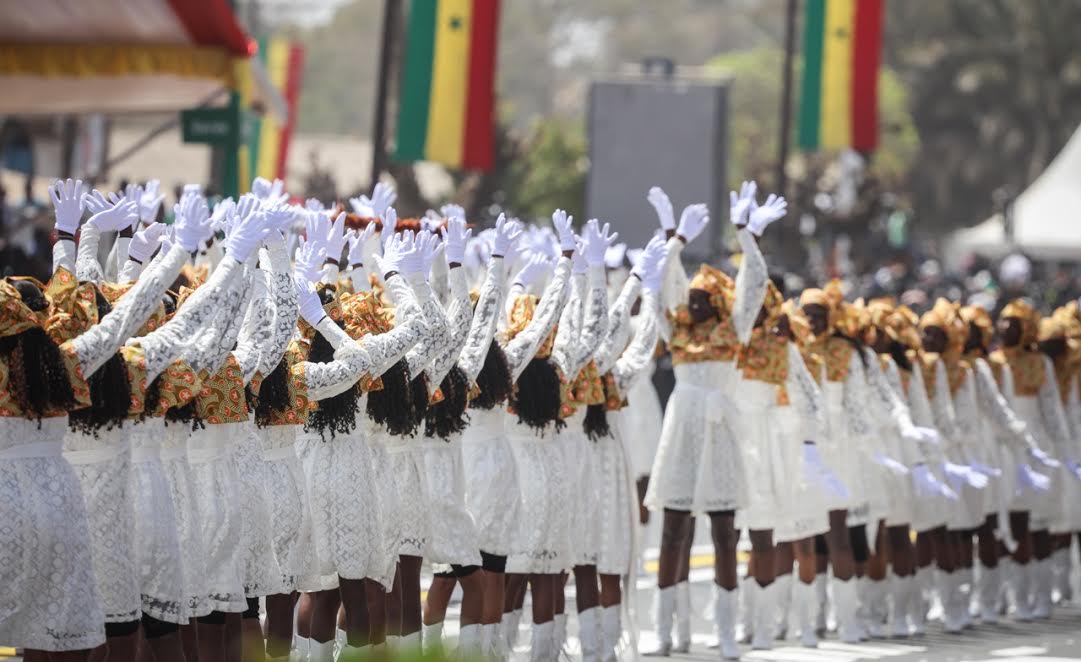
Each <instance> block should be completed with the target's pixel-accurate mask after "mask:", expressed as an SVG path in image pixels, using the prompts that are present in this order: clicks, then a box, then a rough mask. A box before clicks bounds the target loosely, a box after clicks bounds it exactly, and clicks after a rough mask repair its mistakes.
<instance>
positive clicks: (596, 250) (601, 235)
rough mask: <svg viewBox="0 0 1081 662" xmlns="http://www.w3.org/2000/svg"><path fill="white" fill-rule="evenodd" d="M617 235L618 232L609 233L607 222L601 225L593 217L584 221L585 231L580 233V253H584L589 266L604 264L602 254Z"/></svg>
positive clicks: (601, 265)
mask: <svg viewBox="0 0 1081 662" xmlns="http://www.w3.org/2000/svg"><path fill="white" fill-rule="evenodd" d="M617 237H619V233H618V232H614V233H611V234H609V226H608V223H605V224H604V226H603V227H602V226H601V224H600V222H599V221H598V220H597V219H595V218H593V219H590V220H589V222H588V223H586V228H585V231H584V232H583V233H582V243H583V245H582V253H584V254H585V255H584V257H585V258H586V262H587V263H588V264H589V266H591V267H603V266H604V254H605V253H606V252H608V247H609V246H611V245H612V243H613V242H614V241H615V240H616V238H617Z"/></svg>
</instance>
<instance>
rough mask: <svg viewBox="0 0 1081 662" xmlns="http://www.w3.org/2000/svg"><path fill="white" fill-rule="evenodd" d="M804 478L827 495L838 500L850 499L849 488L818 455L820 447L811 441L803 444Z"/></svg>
mask: <svg viewBox="0 0 1081 662" xmlns="http://www.w3.org/2000/svg"><path fill="white" fill-rule="evenodd" d="M802 468H803V476H804V479H805V480H806V481H807V482H808V483H811V484H813V485H818V486H820V487H821V488H822V489H823V491H825V492H826V494H827V495H829V496H833V497H836V498H838V499H845V498H847V497H848V495H849V492H848V488H847V487H846V486H845V484H844V483H842V482H841V479H840V478H838V477H837V474H835V473H833V470H832V469H830V468H829V467H828V466H826V463H825V462H824V461H823V460H822V456H821V455H820V454H819V453H818V447H817V446H816V445H815V444H814V443H813V442H809V441H805V442H804V443H803V464H802Z"/></svg>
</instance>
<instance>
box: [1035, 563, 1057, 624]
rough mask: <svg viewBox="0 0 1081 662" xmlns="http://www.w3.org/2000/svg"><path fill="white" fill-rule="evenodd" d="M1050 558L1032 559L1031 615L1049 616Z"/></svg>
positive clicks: (1041, 617) (1042, 617) (1051, 569)
mask: <svg viewBox="0 0 1081 662" xmlns="http://www.w3.org/2000/svg"><path fill="white" fill-rule="evenodd" d="M1052 558H1053V557H1048V558H1046V559H1043V560H1035V559H1034V560H1033V562H1032V564H1031V565H1032V567H1033V582H1032V617H1033V618H1039V619H1044V618H1051V584H1052V580H1053V577H1052V572H1053V568H1052Z"/></svg>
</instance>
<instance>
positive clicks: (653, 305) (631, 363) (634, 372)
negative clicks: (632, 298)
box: [597, 279, 660, 393]
mask: <svg viewBox="0 0 1081 662" xmlns="http://www.w3.org/2000/svg"><path fill="white" fill-rule="evenodd" d="M635 280H637V279H635ZM659 309H660V304H659V303H658V301H657V293H656V291H645V292H643V293H642V305H641V307H640V310H641V312H640V313H639V315H640V317H639V323H638V328H637V329H636V331H635V333H634V339H633V340H632V341H631V344H630V345H629V346H628V347H627V349H626V350H624V351H623V353H622V354H620V356H619V358H618V359H616V362H615V364H613V365H612V366H611V368H610V370H611V372H612V376H613V377H615V380H616V388H618V389H619V392H620V393H627V392H628V391H629V390H630V389H631V385H633V384H634V382H635V381H636V380H637V378H638V376H639V375H641V374H643V373H644V372H645V370H646V368H647V367H649V362H650V360H651V359H652V358H653V350H654V349H656V347H657V333H658V330H657V318H658V316H659V315H658V313H659ZM597 369H598V371H600V372H601V374H604V373H606V372H608V369H603V370H602V369H601V368H600V364H599V363H598V365H597Z"/></svg>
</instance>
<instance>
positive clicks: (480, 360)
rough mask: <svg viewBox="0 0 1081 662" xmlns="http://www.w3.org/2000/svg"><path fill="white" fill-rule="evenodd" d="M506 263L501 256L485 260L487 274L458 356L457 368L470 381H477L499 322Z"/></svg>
mask: <svg viewBox="0 0 1081 662" xmlns="http://www.w3.org/2000/svg"><path fill="white" fill-rule="evenodd" d="M505 266H506V263H505V260H504V259H503V256H501V255H493V256H492V257H490V258H489V259H488V270H487V275H486V276H485V278H484V284H483V285H481V288H480V295H479V296H478V297H477V305H476V307H475V308H474V310H473V320H472V323H471V324H470V327H469V334H468V335H467V336H466V339H465V345H464V346H463V347H462V354H461V356H459V357H458V367H459V368H461V369H462V371H463V372H464V373H465V376H466V379H468V380H469V381H470V382H473V381H476V379H477V375H479V374H480V371H481V369H482V368H483V367H484V359H485V357H487V355H488V347H489V346H490V345H491V344H492V338H494V337H495V332H496V326H497V325H498V322H499V309H500V307H501V306H502V302H503V281H504V280H505V278H506V277H505V276H504V269H505Z"/></svg>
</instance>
